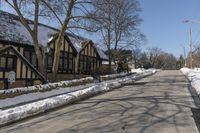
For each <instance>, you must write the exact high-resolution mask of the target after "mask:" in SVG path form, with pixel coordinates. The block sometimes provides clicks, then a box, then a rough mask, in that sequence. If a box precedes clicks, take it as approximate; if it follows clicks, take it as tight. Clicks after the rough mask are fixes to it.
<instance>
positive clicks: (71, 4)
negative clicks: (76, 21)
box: [52, 0, 75, 81]
mask: <svg viewBox="0 0 200 133" xmlns="http://www.w3.org/2000/svg"><path fill="white" fill-rule="evenodd" d="M74 4H75V0H70V2H69V7H68V9H67V14H66V17H65V20H64V23H63V25H62V27H61V29H60V32H59V35H58V39H57V41H56V44H55V51H54V61H53V69H52V73H53V77H52V79H53V81H57V80H58V79H57V72H58V66H59V60H60V48H61V46H62V44H63V41H64V35H65V31H66V30H67V27H68V23H69V20H70V17H71V13H72V9H73V7H74Z"/></svg>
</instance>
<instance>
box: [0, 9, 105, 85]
mask: <svg viewBox="0 0 200 133" xmlns="http://www.w3.org/2000/svg"><path fill="white" fill-rule="evenodd" d="M29 23H30V25H31V24H33V23H32V21H30V22H29ZM58 31H59V30H58V29H56V28H53V27H49V26H47V25H44V24H39V27H38V34H39V36H38V39H39V43H40V44H41V47H44V48H47V49H48V53H47V54H46V56H47V61H46V62H47V73H48V74H47V77H44V76H43V75H42V74H41V73H40V72H39V71H38V70H37V68H38V64H37V62H38V60H37V59H36V54H35V51H34V46H33V42H32V38H31V36H30V35H29V33H28V31H27V30H26V29H25V27H24V26H23V25H22V24H21V23H20V20H19V18H18V17H17V16H15V15H13V14H10V13H7V12H3V11H0V89H3V88H8V87H9V88H10V87H11V88H12V87H20V86H29V85H35V84H40V83H42V82H44V79H45V78H46V79H48V80H51V75H52V66H53V60H54V59H53V57H54V56H53V55H54V49H55V41H56V39H57V36H56V33H58ZM63 42H64V43H63V46H62V47H61V49H60V51H61V55H60V63H59V69H58V80H66V79H72V78H74V75H76V74H79V75H80V76H86V75H91V74H93V72H94V71H95V70H96V69H97V68H98V67H100V66H101V64H102V61H105V60H108V57H107V56H106V55H105V54H104V52H103V51H102V50H101V49H99V48H98V47H97V46H96V44H95V43H94V42H93V41H91V40H89V39H86V38H83V37H80V36H76V35H73V34H69V33H65V36H64V40H63ZM13 51H14V52H13ZM10 71H14V72H15V74H16V81H15V83H13V84H11V85H9V83H8V72H10Z"/></svg>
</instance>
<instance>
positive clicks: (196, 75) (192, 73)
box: [181, 68, 200, 95]
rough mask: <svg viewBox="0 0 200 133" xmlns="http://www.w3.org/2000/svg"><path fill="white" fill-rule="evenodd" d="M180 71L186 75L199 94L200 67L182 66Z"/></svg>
mask: <svg viewBox="0 0 200 133" xmlns="http://www.w3.org/2000/svg"><path fill="white" fill-rule="evenodd" d="M181 71H182V73H183V74H184V75H186V76H187V77H188V79H189V80H190V82H191V85H192V87H194V88H195V89H196V91H197V93H198V95H200V69H189V68H182V69H181Z"/></svg>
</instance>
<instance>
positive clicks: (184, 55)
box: [183, 46, 187, 67]
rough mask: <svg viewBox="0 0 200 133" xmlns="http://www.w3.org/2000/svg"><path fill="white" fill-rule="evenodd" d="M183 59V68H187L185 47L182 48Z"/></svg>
mask: <svg viewBox="0 0 200 133" xmlns="http://www.w3.org/2000/svg"><path fill="white" fill-rule="evenodd" d="M183 58H184V66H185V67H186V66H187V63H186V52H185V46H183Z"/></svg>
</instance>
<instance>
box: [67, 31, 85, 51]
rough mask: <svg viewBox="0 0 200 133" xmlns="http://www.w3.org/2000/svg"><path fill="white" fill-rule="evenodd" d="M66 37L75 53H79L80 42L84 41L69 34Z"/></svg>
mask: <svg viewBox="0 0 200 133" xmlns="http://www.w3.org/2000/svg"><path fill="white" fill-rule="evenodd" d="M67 36H68V37H69V39H70V41H71V42H72V44H73V46H74V48H75V49H76V51H77V53H79V52H80V51H81V49H82V42H83V41H85V40H86V39H84V38H81V37H78V36H75V35H72V34H69V33H67Z"/></svg>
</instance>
